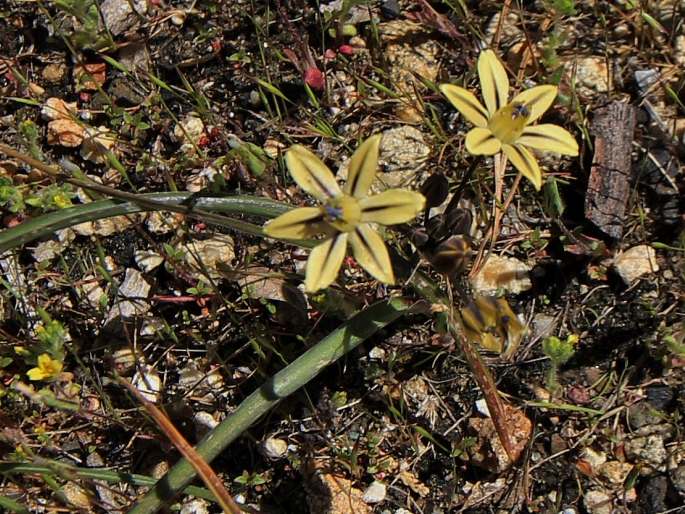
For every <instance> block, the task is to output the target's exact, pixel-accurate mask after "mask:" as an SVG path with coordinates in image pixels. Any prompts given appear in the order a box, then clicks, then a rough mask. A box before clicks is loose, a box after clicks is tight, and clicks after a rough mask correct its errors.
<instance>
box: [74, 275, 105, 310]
mask: <svg viewBox="0 0 685 514" xmlns="http://www.w3.org/2000/svg"><path fill="white" fill-rule="evenodd" d="M77 291H78V293H79V295H81V296H82V297H83V298H85V300H86V302H88V305H90V306H91V307H93V308H94V309H98V308H100V307H101V306H102V305H103V303H101V302H102V298H103V296H104V297H105V298H106V297H107V293H105V291H104V289H102V287H100V284H99V283H98V279H97V278H96V277H94V276H92V275H88V276H85V277H83V280H81V285H80V287H78V289H77Z"/></svg>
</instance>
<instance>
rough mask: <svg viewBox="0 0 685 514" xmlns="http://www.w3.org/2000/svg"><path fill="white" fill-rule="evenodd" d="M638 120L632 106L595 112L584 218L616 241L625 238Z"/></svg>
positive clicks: (618, 104)
mask: <svg viewBox="0 0 685 514" xmlns="http://www.w3.org/2000/svg"><path fill="white" fill-rule="evenodd" d="M636 117H637V111H636V109H635V107H633V106H632V105H629V104H626V103H621V102H612V103H611V104H609V105H608V106H607V107H604V108H602V109H598V110H597V111H596V112H595V118H594V120H593V123H592V133H593V134H594V135H595V155H594V157H593V160H592V169H591V171H590V180H589V182H588V187H587V192H586V196H585V217H586V218H587V219H588V220H590V221H592V222H593V223H594V224H595V225H597V227H599V229H600V230H602V232H604V233H605V234H607V235H608V236H611V237H613V238H615V239H619V238H620V237H621V236H622V235H623V226H624V217H625V212H626V207H627V204H628V196H629V194H630V185H631V179H632V169H631V158H630V155H631V149H632V143H633V133H634V131H635V123H636V119H637V118H636Z"/></svg>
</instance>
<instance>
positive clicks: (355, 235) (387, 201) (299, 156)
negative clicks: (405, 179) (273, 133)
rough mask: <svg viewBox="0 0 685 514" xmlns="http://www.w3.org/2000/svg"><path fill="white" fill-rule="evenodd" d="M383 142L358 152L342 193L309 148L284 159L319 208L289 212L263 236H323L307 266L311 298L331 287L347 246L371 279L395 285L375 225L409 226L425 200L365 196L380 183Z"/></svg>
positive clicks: (370, 142) (404, 194) (372, 141)
mask: <svg viewBox="0 0 685 514" xmlns="http://www.w3.org/2000/svg"><path fill="white" fill-rule="evenodd" d="M380 141H381V136H380V135H375V136H372V137H370V138H369V139H367V140H366V141H364V143H362V144H361V145H360V146H359V148H358V149H357V150H356V151H355V152H354V154H353V155H352V157H351V159H350V165H349V173H348V178H347V182H346V183H345V185H344V187H343V188H342V189H341V188H340V186H339V185H338V183H337V182H336V180H335V177H334V176H333V173H332V172H331V170H329V169H328V167H327V166H326V165H325V164H324V163H323V162H322V161H321V160H320V159H319V158H318V157H317V156H316V155H314V154H313V153H312V152H310V151H309V150H307V149H306V148H305V147H303V146H300V145H294V146H292V147H291V148H290V149H289V150H288V151H287V153H286V155H285V162H286V164H287V166H288V170H289V171H290V175H291V176H292V177H293V179H294V180H295V182H297V184H298V185H299V186H300V187H301V188H302V189H304V190H305V191H306V192H307V193H309V194H310V195H312V196H313V197H314V198H316V199H317V200H318V201H319V203H320V205H319V206H317V207H300V208H298V209H293V210H292V211H289V212H286V213H285V214H282V215H281V216H279V217H278V218H276V219H274V220H271V221H270V222H268V223H267V224H266V225H265V226H264V233H265V234H266V235H268V236H271V237H277V238H281V239H310V238H313V237H319V236H323V239H324V240H323V242H322V243H321V244H319V245H318V246H316V247H315V248H314V249H313V250H312V253H311V254H310V255H309V259H308V260H307V272H306V276H305V289H306V290H307V291H308V292H314V291H318V290H319V289H323V288H325V287H328V286H329V285H330V284H331V283H333V281H334V280H335V278H336V276H337V275H338V271H339V270H340V266H341V265H342V262H343V259H344V258H345V253H346V248H347V243H348V242H349V243H350V246H351V247H352V253H353V255H354V258H355V259H356V261H357V262H358V263H359V264H360V265H361V266H362V267H363V268H364V269H365V270H366V271H368V272H369V274H371V275H372V276H373V277H374V278H376V279H377V280H380V281H381V282H384V283H386V284H393V283H394V282H395V276H394V274H393V271H392V265H391V263H390V256H389V255H388V249H387V248H386V246H385V243H384V242H383V239H382V238H381V236H380V235H379V234H378V233H377V232H376V231H375V230H374V228H373V226H372V224H375V223H377V224H380V225H394V224H397V223H406V222H407V221H410V220H411V219H413V218H414V217H415V216H416V215H417V214H418V213H419V212H421V210H423V208H424V205H425V202H426V199H425V198H424V197H423V195H422V194H420V193H415V192H413V191H407V190H404V189H390V190H388V191H384V192H383V193H381V194H378V195H373V196H367V193H368V191H369V188H370V187H371V184H372V182H373V181H374V179H375V177H376V170H377V168H378V148H379V146H380Z"/></svg>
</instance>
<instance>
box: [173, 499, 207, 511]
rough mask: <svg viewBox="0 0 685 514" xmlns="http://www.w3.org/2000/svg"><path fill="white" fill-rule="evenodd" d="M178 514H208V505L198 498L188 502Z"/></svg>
mask: <svg viewBox="0 0 685 514" xmlns="http://www.w3.org/2000/svg"><path fill="white" fill-rule="evenodd" d="M180 514H209V503H208V502H207V501H205V500H202V499H200V498H196V499H194V500H189V501H187V502H185V503H184V504H183V505H182V506H181V511H180Z"/></svg>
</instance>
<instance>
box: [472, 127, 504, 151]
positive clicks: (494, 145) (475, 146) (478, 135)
mask: <svg viewBox="0 0 685 514" xmlns="http://www.w3.org/2000/svg"><path fill="white" fill-rule="evenodd" d="M501 149H502V144H501V143H500V141H499V139H497V138H496V137H495V135H494V134H493V133H492V132H491V131H490V129H487V128H482V127H476V128H473V129H471V130H469V132H468V134H466V150H467V151H468V152H469V153H470V154H472V155H494V154H496V153H497V152H499V151H500V150H501Z"/></svg>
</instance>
